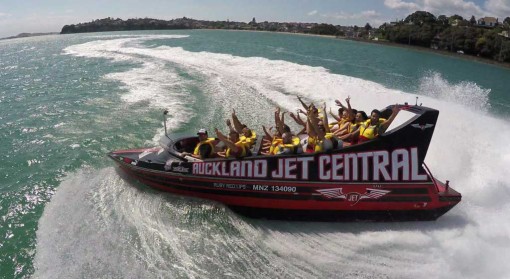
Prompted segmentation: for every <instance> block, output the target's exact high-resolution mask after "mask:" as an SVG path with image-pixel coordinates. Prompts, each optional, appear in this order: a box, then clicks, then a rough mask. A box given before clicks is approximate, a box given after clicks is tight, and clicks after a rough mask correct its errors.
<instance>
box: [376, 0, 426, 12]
mask: <svg viewBox="0 0 510 279" xmlns="http://www.w3.org/2000/svg"><path fill="white" fill-rule="evenodd" d="M384 5H385V6H386V7H388V8H390V9H393V10H413V11H416V10H420V9H421V8H420V6H419V5H418V4H416V3H413V2H404V1H402V0H384Z"/></svg>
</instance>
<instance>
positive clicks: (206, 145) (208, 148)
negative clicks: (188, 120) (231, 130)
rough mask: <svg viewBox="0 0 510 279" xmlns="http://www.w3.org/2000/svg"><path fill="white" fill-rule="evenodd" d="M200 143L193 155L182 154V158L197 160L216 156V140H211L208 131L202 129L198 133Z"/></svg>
mask: <svg viewBox="0 0 510 279" xmlns="http://www.w3.org/2000/svg"><path fill="white" fill-rule="evenodd" d="M197 135H198V140H199V142H198V143H197V145H196V146H195V149H194V151H193V153H188V152H182V153H181V155H182V156H191V157H193V158H196V159H201V160H203V159H206V158H211V157H212V156H213V154H214V141H215V140H216V139H215V138H209V136H208V134H207V130H206V129H200V130H198V132H197Z"/></svg>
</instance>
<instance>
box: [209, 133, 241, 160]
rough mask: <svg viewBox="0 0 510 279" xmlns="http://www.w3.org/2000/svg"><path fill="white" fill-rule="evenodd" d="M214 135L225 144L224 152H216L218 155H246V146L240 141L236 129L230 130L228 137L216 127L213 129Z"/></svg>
mask: <svg viewBox="0 0 510 279" xmlns="http://www.w3.org/2000/svg"><path fill="white" fill-rule="evenodd" d="M214 131H215V132H216V136H217V137H218V138H219V139H220V140H221V141H222V142H223V143H225V145H226V146H227V149H226V150H225V152H218V156H221V157H225V158H242V157H245V156H246V154H247V153H246V146H245V144H244V143H243V142H241V140H240V138H239V134H238V133H237V132H236V131H232V130H231V131H230V132H229V134H228V135H229V137H228V138H227V137H226V136H225V135H223V134H222V133H221V132H220V131H218V129H217V128H215V129H214Z"/></svg>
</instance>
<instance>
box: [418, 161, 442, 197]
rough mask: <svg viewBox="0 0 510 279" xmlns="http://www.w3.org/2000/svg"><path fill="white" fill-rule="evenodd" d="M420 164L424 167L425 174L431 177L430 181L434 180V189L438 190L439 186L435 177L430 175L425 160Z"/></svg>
mask: <svg viewBox="0 0 510 279" xmlns="http://www.w3.org/2000/svg"><path fill="white" fill-rule="evenodd" d="M422 164H423V166H424V167H425V171H426V172H427V174H428V175H429V176H430V178H432V182H434V186H436V191H437V192H439V187H438V186H437V182H436V179H435V178H434V176H433V175H432V172H431V171H430V169H429V167H428V166H427V164H425V162H423V163H422Z"/></svg>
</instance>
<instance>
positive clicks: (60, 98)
mask: <svg viewBox="0 0 510 279" xmlns="http://www.w3.org/2000/svg"><path fill="white" fill-rule="evenodd" d="M509 81H510V70H509V69H508V68H501V67H497V66H493V65H487V64H482V63H478V62H472V61H468V60H464V59H459V58H456V57H447V56H441V55H436V54H433V53H428V52H417V51H414V50H408V49H403V48H396V47H388V46H381V45H373V44H366V43H359V42H352V41H344V40H339V39H333V38H323V37H311V36H302V35H291V34H275V33H257V32H236V31H206V30H193V31H161V32H156V31H145V32H113V33H88V34H75V35H54V36H44V37H33V38H23V39H15V40H5V41H0V143H1V144H0V153H1V154H2V160H0V278H510V265H508V263H507V259H508V258H510V219H509V216H510V203H509V201H510V180H509V179H508V172H509V171H510V167H509V166H510V145H508V139H509V138H510V90H509V85H510V83H509ZM296 96H302V97H303V98H304V99H305V100H307V101H313V102H315V103H322V102H326V103H327V104H328V105H333V104H334V102H333V101H334V100H335V99H341V100H343V99H345V98H346V97H347V96H350V97H351V100H352V105H353V106H354V107H355V108H358V109H362V110H365V111H371V110H372V109H373V108H383V107H385V106H387V105H389V104H394V103H397V102H399V103H403V102H409V103H413V104H414V103H415V102H416V97H419V99H418V101H417V102H418V103H423V105H425V106H429V107H434V108H437V109H439V110H440V117H439V121H438V124H437V128H436V133H435V135H434V138H433V140H432V143H431V147H430V149H429V153H428V155H427V158H426V162H427V164H428V166H429V167H430V169H431V170H432V172H433V173H434V175H435V176H437V177H438V178H439V179H441V180H450V181H451V186H452V187H453V188H455V189H456V190H458V191H459V192H461V193H462V195H463V200H462V202H461V203H460V204H459V205H458V206H457V207H455V208H454V209H453V210H451V211H450V212H448V213H447V214H446V215H444V216H443V217H441V218H440V219H438V220H437V221H435V222H404V223H306V222H280V221H265V220H252V219H247V218H244V217H241V216H238V215H236V214H233V213H232V212H231V211H229V210H228V209H226V208H225V207H224V206H222V205H220V204H217V203H214V202H210V201H204V200H198V199H191V198H186V197H180V196H175V195H171V194H167V193H161V192H158V191H155V190H151V189H149V188H147V187H146V186H143V185H141V184H139V183H137V182H134V181H132V180H130V179H128V178H126V177H125V176H124V175H123V174H122V173H120V172H118V171H117V170H116V168H115V167H114V164H113V162H112V161H110V160H109V159H108V158H107V157H106V156H105V154H106V153H107V152H109V151H111V150H115V149H126V148H135V147H144V146H153V145H156V143H157V139H158V138H159V137H160V136H161V135H162V133H163V128H162V127H163V118H162V112H163V110H164V109H169V111H170V118H169V120H168V122H167V125H168V127H169V129H170V130H171V132H172V133H194V132H195V131H196V130H197V129H198V128H202V127H204V128H207V129H209V130H210V131H212V130H213V128H214V127H218V128H224V126H225V125H224V119H225V118H226V117H227V116H228V115H229V113H230V112H231V111H232V109H235V110H236V112H237V113H238V115H239V117H240V119H241V120H242V121H243V122H246V123H247V124H248V125H249V126H250V127H254V128H255V129H256V130H258V131H259V132H260V131H261V125H269V126H270V125H271V121H272V111H273V110H274V108H275V107H276V106H279V107H282V108H283V109H284V110H290V111H295V110H296V109H297V108H299V103H298V101H297V98H296Z"/></svg>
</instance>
